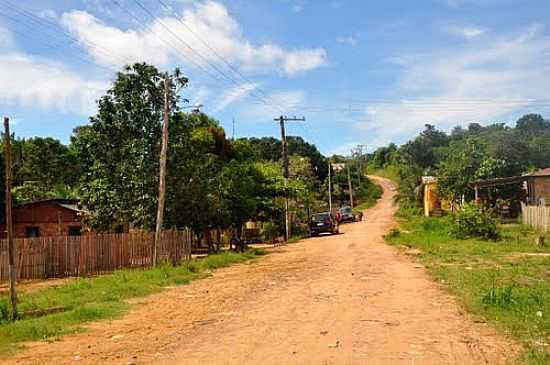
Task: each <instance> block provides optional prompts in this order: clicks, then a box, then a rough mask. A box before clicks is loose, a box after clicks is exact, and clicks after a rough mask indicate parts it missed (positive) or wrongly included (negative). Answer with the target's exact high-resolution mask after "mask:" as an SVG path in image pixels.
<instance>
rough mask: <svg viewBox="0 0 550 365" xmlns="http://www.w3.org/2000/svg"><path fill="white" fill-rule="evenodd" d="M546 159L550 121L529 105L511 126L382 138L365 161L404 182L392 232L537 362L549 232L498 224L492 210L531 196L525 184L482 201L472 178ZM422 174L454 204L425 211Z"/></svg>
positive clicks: (548, 293) (549, 266)
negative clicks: (396, 140) (393, 140)
mask: <svg viewBox="0 0 550 365" xmlns="http://www.w3.org/2000/svg"><path fill="white" fill-rule="evenodd" d="M548 166H550V121H548V120H545V119H544V118H543V117H542V116H540V115H537V114H527V115H524V116H523V117H521V118H519V119H518V120H517V122H516V123H515V125H514V126H509V125H506V124H504V123H495V124H491V125H487V126H481V125H480V124H478V123H471V124H470V125H469V126H468V127H467V128H463V127H455V128H454V129H453V130H452V132H451V133H445V132H443V131H440V130H437V129H436V128H435V127H434V126H433V125H429V124H427V125H426V127H425V129H424V131H422V132H421V133H420V134H419V135H418V136H416V137H415V138H413V139H411V140H410V141H408V142H407V143H405V144H403V145H401V146H397V145H395V144H390V145H388V146H385V147H380V148H378V149H377V150H376V151H374V153H373V154H371V155H370V156H369V165H368V170H369V172H370V173H372V174H377V175H380V176H385V177H387V178H390V179H392V180H394V181H395V182H396V183H397V184H398V185H399V187H398V192H397V194H396V202H397V203H398V204H399V211H398V213H397V215H398V216H399V217H400V218H401V224H400V227H399V228H398V229H394V230H392V231H391V232H390V233H389V234H388V235H387V236H386V240H387V241H388V242H389V243H390V244H392V245H395V246H398V247H400V248H402V249H403V250H404V252H406V253H408V254H410V255H414V256H417V258H418V260H419V261H420V262H421V263H423V264H424V265H425V266H426V267H427V269H428V271H429V273H430V274H431V275H432V276H433V278H434V280H436V281H437V282H439V283H441V284H442V285H443V287H444V288H446V289H447V290H449V291H450V292H451V293H452V294H454V295H455V296H456V297H457V298H458V300H459V302H460V303H461V304H462V305H463V306H464V308H465V309H466V310H467V311H468V312H470V313H472V314H474V315H475V316H477V317H479V319H480V320H483V321H487V322H489V323H490V324H492V325H494V326H496V327H497V328H499V329H501V330H502V331H503V332H505V333H506V334H508V335H510V336H512V337H513V338H515V339H517V340H518V341H519V342H520V343H521V344H522V345H523V348H524V352H523V354H522V361H524V362H525V363H528V364H534V365H542V364H549V363H550V247H548V245H546V246H544V245H540V244H539V243H540V242H542V240H537V238H538V237H540V236H541V235H542V233H540V232H536V231H535V230H533V229H532V228H529V227H526V226H522V225H519V224H509V225H501V224H500V223H499V219H498V218H497V217H496V216H495V209H494V208H495V207H496V205H497V204H498V201H499V200H503V199H507V200H508V201H507V203H508V204H511V205H513V204H514V202H515V203H516V205H518V203H517V202H518V201H519V200H521V199H522V198H523V196H524V195H523V194H524V192H523V190H522V187H521V186H520V185H519V184H518V185H507V186H497V187H492V188H491V189H485V190H482V191H480V192H479V193H480V203H481V204H480V205H474V204H472V203H468V202H472V200H473V199H474V189H473V186H472V182H473V181H476V180H482V179H492V178H499V177H509V176H519V175H521V174H524V173H528V172H531V171H534V170H537V169H542V168H545V167H548ZM422 176H432V177H434V178H435V181H437V194H438V195H439V197H440V198H441V199H442V200H446V201H447V203H448V204H449V205H453V206H454V207H455V212H454V213H450V212H449V214H448V215H446V216H444V217H440V218H436V217H430V218H428V217H424V216H423V215H422V214H423V186H422ZM463 201H465V202H466V203H465V204H463ZM546 241H548V238H547V240H546ZM537 242H538V243H537Z"/></svg>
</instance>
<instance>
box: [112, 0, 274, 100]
mask: <svg viewBox="0 0 550 365" xmlns="http://www.w3.org/2000/svg"><path fill="white" fill-rule="evenodd" d="M113 1H114V2H117V0H113ZM134 2H135V3H136V4H137V5H138V6H139V7H140V8H141V9H142V10H143V11H144V12H145V13H147V14H148V15H149V17H151V19H152V20H154V21H156V22H157V23H158V24H160V25H161V26H162V27H163V28H164V29H165V30H166V31H167V32H168V33H170V34H171V35H172V36H173V37H174V38H175V39H177V40H178V41H179V42H180V43H182V44H183V45H184V46H185V47H186V48H187V49H189V50H190V51H191V52H193V54H195V55H197V56H198V57H199V58H200V59H201V60H203V61H204V62H205V63H206V65H208V66H210V68H212V69H213V70H214V71H216V72H217V73H218V74H220V75H221V76H222V77H224V78H226V79H227V80H228V81H229V82H230V83H232V84H234V85H236V86H237V88H242V86H241V85H240V84H239V82H237V81H236V80H235V79H233V78H232V77H231V76H229V75H227V74H226V73H225V72H224V71H222V70H221V69H220V68H218V67H217V66H216V65H215V64H211V63H210V62H209V61H208V59H207V58H206V57H204V56H203V55H202V54H200V53H199V52H198V51H196V50H195V49H194V48H193V47H191V46H190V45H189V44H188V43H187V42H186V41H185V40H183V39H182V38H181V37H179V36H178V35H177V34H176V33H174V32H173V31H172V30H171V29H170V28H169V27H168V26H167V25H166V24H165V23H164V22H163V21H162V20H161V19H159V18H158V17H156V16H155V15H154V14H153V13H152V12H151V11H150V10H149V9H148V8H147V7H146V6H144V5H143V4H142V3H141V2H140V1H139V0H134ZM119 6H120V5H119ZM185 58H187V57H185ZM199 65H200V64H199ZM201 68H202V69H203V70H205V71H206V69H205V68H204V67H202V65H201ZM206 72H208V71H206ZM251 96H253V94H251ZM256 98H257V97H256ZM259 100H260V101H262V102H263V103H264V104H265V105H267V106H270V107H272V106H273V105H271V104H270V103H269V102H268V101H266V100H264V99H259Z"/></svg>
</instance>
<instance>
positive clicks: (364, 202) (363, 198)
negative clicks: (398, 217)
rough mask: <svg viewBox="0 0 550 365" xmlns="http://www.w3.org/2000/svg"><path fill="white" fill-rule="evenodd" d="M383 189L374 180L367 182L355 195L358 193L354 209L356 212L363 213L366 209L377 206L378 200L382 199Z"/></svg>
mask: <svg viewBox="0 0 550 365" xmlns="http://www.w3.org/2000/svg"><path fill="white" fill-rule="evenodd" d="M382 192H383V189H382V187H381V186H380V185H379V184H377V183H375V182H373V181H372V180H367V182H366V183H363V184H362V185H361V186H360V187H359V189H357V191H356V192H354V195H355V194H356V193H357V203H358V204H356V205H355V207H354V208H353V210H354V211H356V212H361V211H363V210H365V209H368V208H371V207H373V206H375V205H376V203H377V202H378V200H379V199H380V198H381V197H382Z"/></svg>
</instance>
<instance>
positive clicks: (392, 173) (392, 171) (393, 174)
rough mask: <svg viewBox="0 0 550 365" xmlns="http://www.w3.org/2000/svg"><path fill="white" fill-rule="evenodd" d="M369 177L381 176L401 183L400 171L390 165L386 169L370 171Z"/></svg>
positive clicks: (368, 171)
mask: <svg viewBox="0 0 550 365" xmlns="http://www.w3.org/2000/svg"><path fill="white" fill-rule="evenodd" d="M367 173H368V174H369V175H375V176H381V177H385V178H386V179H389V180H392V181H393V182H395V183H399V169H398V167H397V166H393V165H389V166H387V167H386V168H385V169H368V170H367Z"/></svg>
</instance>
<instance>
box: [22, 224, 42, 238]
mask: <svg viewBox="0 0 550 365" xmlns="http://www.w3.org/2000/svg"><path fill="white" fill-rule="evenodd" d="M25 237H28V238H32V237H40V228H38V227H35V226H29V227H26V228H25Z"/></svg>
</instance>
